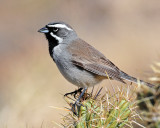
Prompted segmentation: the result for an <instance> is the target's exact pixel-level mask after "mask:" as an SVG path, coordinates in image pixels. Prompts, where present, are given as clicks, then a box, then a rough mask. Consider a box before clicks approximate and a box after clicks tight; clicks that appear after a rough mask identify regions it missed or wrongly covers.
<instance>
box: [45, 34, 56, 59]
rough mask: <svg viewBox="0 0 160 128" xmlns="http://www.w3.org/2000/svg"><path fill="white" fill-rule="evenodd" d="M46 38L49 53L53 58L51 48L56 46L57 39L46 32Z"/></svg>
mask: <svg viewBox="0 0 160 128" xmlns="http://www.w3.org/2000/svg"><path fill="white" fill-rule="evenodd" d="M46 38H47V40H48V46H49V54H50V56H51V57H52V59H53V60H54V58H53V49H54V47H56V46H57V45H58V40H56V39H55V38H53V37H52V36H50V34H46Z"/></svg>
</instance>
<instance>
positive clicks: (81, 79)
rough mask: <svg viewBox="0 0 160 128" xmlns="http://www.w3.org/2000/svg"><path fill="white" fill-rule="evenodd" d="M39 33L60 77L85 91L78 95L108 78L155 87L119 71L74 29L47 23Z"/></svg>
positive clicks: (66, 25)
mask: <svg viewBox="0 0 160 128" xmlns="http://www.w3.org/2000/svg"><path fill="white" fill-rule="evenodd" d="M38 32H41V33H44V34H45V36H46V38H47V40H48V43H49V53H50V56H51V57H52V59H53V60H54V62H55V63H56V65H57V67H58V69H59V70H60V72H61V73H62V75H63V76H64V77H65V78H66V79H67V80H68V81H69V82H71V83H72V84H74V85H77V86H78V87H81V88H84V90H83V92H82V94H81V96H82V95H83V94H84V92H85V90H86V89H87V88H88V87H91V86H94V85H96V84H97V83H99V82H101V81H102V80H104V79H107V78H108V77H109V78H110V79H113V80H118V81H120V82H123V83H125V82H124V80H128V81H131V82H134V83H138V82H140V84H142V85H147V86H149V87H152V86H154V85H152V84H150V83H147V82H144V81H142V80H137V79H136V78H134V77H132V76H129V75H128V74H126V73H125V72H123V71H121V70H120V69H119V68H118V67H117V66H115V65H114V64H113V63H112V62H111V61H110V60H109V59H107V58H106V57H105V56H104V55H103V54H102V53H100V52H99V51H98V50H96V49H95V48H94V47H92V46H91V45H89V44H88V43H86V42H85V41H83V40H82V39H80V38H79V37H78V35H77V34H76V32H75V31H74V30H73V28H72V27H71V26H70V25H68V24H66V23H64V22H53V23H49V24H47V25H46V26H45V27H43V28H41V29H40V30H39V31H38ZM106 73H107V74H108V76H107V75H106ZM79 100H80V99H78V101H79Z"/></svg>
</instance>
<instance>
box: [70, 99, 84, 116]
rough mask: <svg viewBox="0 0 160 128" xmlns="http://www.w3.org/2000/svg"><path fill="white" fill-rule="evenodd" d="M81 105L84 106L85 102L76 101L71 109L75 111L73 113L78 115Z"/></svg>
mask: <svg viewBox="0 0 160 128" xmlns="http://www.w3.org/2000/svg"><path fill="white" fill-rule="evenodd" d="M81 106H83V104H81V103H80V102H79V101H76V102H75V103H74V104H72V109H71V111H72V112H73V114H75V115H76V116H78V112H79V109H80V107H81Z"/></svg>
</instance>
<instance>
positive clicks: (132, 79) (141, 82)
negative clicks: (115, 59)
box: [120, 71, 154, 88]
mask: <svg viewBox="0 0 160 128" xmlns="http://www.w3.org/2000/svg"><path fill="white" fill-rule="evenodd" d="M120 76H121V78H122V79H124V80H128V81H131V82H134V83H136V84H141V85H147V86H148V87H151V88H152V87H154V85H153V84H150V83H148V82H144V81H143V80H138V79H136V78H135V77H132V76H130V75H128V74H126V73H125V72H123V71H121V72H120Z"/></svg>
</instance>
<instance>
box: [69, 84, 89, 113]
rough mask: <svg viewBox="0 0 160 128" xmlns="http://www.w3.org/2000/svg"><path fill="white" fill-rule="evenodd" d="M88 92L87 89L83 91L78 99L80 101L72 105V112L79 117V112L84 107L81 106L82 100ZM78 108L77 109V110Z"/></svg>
mask: <svg viewBox="0 0 160 128" xmlns="http://www.w3.org/2000/svg"><path fill="white" fill-rule="evenodd" d="M86 90H87V87H86V88H84V89H83V91H82V93H81V94H80V96H79V97H78V100H77V101H76V102H75V103H74V104H73V105H72V112H73V113H74V114H75V115H77V110H78V109H79V107H80V106H81V105H82V104H80V103H79V102H80V99H81V98H82V97H83V95H84V93H85V91H86ZM76 107H77V109H76Z"/></svg>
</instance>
